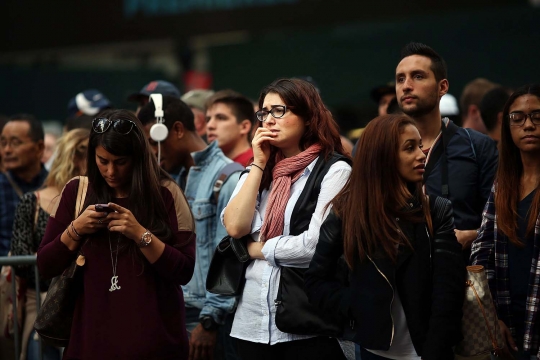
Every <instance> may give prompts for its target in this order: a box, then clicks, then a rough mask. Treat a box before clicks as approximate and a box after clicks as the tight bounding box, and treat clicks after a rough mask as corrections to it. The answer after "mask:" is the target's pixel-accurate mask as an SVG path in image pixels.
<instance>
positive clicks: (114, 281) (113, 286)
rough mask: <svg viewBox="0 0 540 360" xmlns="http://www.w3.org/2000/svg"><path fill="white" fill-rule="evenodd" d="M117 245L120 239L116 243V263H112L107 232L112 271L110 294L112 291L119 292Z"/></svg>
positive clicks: (110, 246)
mask: <svg viewBox="0 0 540 360" xmlns="http://www.w3.org/2000/svg"><path fill="white" fill-rule="evenodd" d="M119 245H120V239H118V242H117V243H116V261H113V256H112V245H111V233H110V232H109V250H110V251H111V264H112V271H113V276H112V278H111V288H110V289H109V291H110V292H113V291H114V290H120V288H121V287H120V286H118V276H116V267H117V266H118V249H119Z"/></svg>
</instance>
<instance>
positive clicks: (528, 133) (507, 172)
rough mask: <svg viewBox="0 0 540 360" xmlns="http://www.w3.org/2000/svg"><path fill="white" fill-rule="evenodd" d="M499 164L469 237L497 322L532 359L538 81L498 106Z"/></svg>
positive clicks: (539, 162) (539, 168)
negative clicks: (484, 272) (474, 235)
mask: <svg viewBox="0 0 540 360" xmlns="http://www.w3.org/2000/svg"><path fill="white" fill-rule="evenodd" d="M499 151H500V153H499V167H498V170H497V177H496V181H495V184H494V186H493V189H492V192H491V195H490V197H489V199H488V202H487V204H486V207H485V208H484V215H483V219H482V227H481V228H480V232H479V234H478V238H477V239H476V240H475V241H474V242H473V245H472V254H471V261H472V263H473V264H474V265H483V266H484V267H485V268H486V270H487V274H488V280H489V285H490V289H491V295H492V296H493V299H494V301H495V304H496V306H497V314H498V316H499V324H500V325H501V331H502V333H503V336H504V337H505V339H506V341H507V344H508V347H509V348H510V349H512V350H513V351H515V352H516V353H515V354H514V356H515V357H516V359H520V360H521V359H530V358H531V359H532V358H535V359H536V358H537V357H538V356H539V355H540V353H539V351H538V348H539V338H540V332H539V325H540V324H539V319H538V305H537V304H538V300H539V298H540V289H539V287H538V283H539V282H540V263H539V260H540V254H539V251H538V249H540V191H538V185H539V184H540V84H534V85H527V86H524V87H522V88H520V89H518V90H516V91H515V92H514V93H513V94H512V95H511V96H510V98H509V99H508V101H507V102H506V105H505V106H504V109H503V124H502V128H501V141H500V149H499Z"/></svg>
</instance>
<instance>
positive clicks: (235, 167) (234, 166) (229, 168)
mask: <svg viewBox="0 0 540 360" xmlns="http://www.w3.org/2000/svg"><path fill="white" fill-rule="evenodd" d="M244 169H245V168H244V167H243V166H242V165H241V164H240V163H237V162H232V163H230V164H227V165H225V166H224V167H223V169H221V173H220V174H219V176H218V178H217V180H216V182H215V183H214V189H213V195H214V196H213V200H214V202H215V203H216V204H217V203H218V200H219V193H220V192H221V187H222V186H223V184H225V182H226V181H227V179H228V178H229V176H230V175H231V174H233V173H235V172H237V171H242V170H244Z"/></svg>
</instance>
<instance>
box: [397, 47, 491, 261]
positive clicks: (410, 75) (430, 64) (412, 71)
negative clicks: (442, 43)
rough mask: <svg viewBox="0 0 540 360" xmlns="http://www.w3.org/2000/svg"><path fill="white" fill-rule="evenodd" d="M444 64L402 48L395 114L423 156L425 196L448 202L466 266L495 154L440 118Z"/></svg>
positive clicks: (482, 138)
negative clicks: (406, 119) (414, 130)
mask: <svg viewBox="0 0 540 360" xmlns="http://www.w3.org/2000/svg"><path fill="white" fill-rule="evenodd" d="M447 77H448V76H447V67H446V63H445V61H444V59H443V58H442V57H441V56H440V55H439V54H437V53H436V52H435V51H434V50H433V49H432V48H430V47H429V46H427V45H424V44H421V43H414V42H413V43H409V44H407V45H406V46H405V47H404V48H403V50H402V54H401V61H400V62H399V64H398V65H397V67H396V94H397V99H398V102H399V106H400V107H401V110H402V111H403V112H404V113H405V114H407V115H409V116H410V117H412V118H413V119H414V120H415V121H416V125H417V127H418V130H419V131H420V135H421V137H422V143H423V150H424V152H425V153H426V156H427V160H426V168H425V173H424V183H425V187H424V189H425V192H426V193H427V194H428V195H436V196H443V197H445V198H447V199H449V200H451V201H452V206H453V210H454V218H455V225H456V229H458V230H456V236H457V239H458V241H459V242H460V243H461V245H462V246H463V249H464V256H465V257H466V258H467V260H468V257H469V256H468V254H470V246H471V243H472V241H473V240H474V239H476V236H477V229H478V228H479V227H480V224H481V222H482V210H483V209H484V205H485V204H486V201H487V199H488V197H489V195H490V192H491V186H492V185H493V180H494V177H495V172H496V169H497V161H498V152H497V147H496V146H495V143H494V142H493V140H491V139H490V138H489V137H487V136H486V135H484V134H481V133H479V132H477V131H474V130H470V129H463V128H460V127H458V126H457V125H455V124H454V123H453V122H452V121H451V120H449V119H448V118H441V111H440V108H439V106H440V101H441V97H443V95H445V94H446V93H447V92H448V88H449V83H448V78H447Z"/></svg>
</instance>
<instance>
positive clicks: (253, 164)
mask: <svg viewBox="0 0 540 360" xmlns="http://www.w3.org/2000/svg"><path fill="white" fill-rule="evenodd" d="M250 166H255V167H258V168H259V169H261V171H262V172H264V169H263V168H262V167H260V166H259V165H257V164H255V163H251V164H250Z"/></svg>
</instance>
